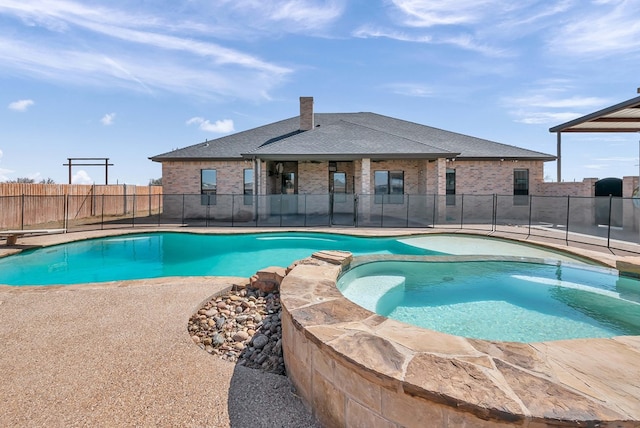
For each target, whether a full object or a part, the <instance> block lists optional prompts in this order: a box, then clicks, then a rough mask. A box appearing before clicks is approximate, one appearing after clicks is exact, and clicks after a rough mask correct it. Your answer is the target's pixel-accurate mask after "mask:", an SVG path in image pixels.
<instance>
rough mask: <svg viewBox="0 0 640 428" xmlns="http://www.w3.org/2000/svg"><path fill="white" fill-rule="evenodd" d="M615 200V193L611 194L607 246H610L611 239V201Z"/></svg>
mask: <svg viewBox="0 0 640 428" xmlns="http://www.w3.org/2000/svg"><path fill="white" fill-rule="evenodd" d="M612 200H613V195H612V194H611V193H610V194H609V219H608V220H607V248H609V241H610V240H611V205H612V204H611V201H612Z"/></svg>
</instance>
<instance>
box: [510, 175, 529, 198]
mask: <svg viewBox="0 0 640 428" xmlns="http://www.w3.org/2000/svg"><path fill="white" fill-rule="evenodd" d="M513 195H514V196H513V204H514V205H529V170H528V169H514V170H513Z"/></svg>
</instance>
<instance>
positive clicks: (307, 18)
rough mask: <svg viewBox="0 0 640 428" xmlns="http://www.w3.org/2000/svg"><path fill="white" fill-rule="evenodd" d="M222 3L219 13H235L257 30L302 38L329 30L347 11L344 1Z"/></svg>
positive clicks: (242, 0) (231, 0)
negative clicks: (291, 34) (230, 11)
mask: <svg viewBox="0 0 640 428" xmlns="http://www.w3.org/2000/svg"><path fill="white" fill-rule="evenodd" d="M221 3H222V5H221V6H222V7H220V8H219V9H218V10H217V12H218V13H224V9H232V10H233V11H234V12H239V13H240V14H241V15H242V16H243V17H244V18H246V22H250V23H251V25H252V26H254V27H259V28H261V29H263V30H267V29H269V30H268V31H270V32H274V31H275V32H299V33H303V34H306V33H308V32H309V31H317V30H324V29H326V27H327V26H329V25H331V24H332V23H333V22H335V21H336V20H337V19H338V18H340V17H341V16H342V14H343V12H344V9H345V1H344V0H270V1H268V2H265V1H262V0H227V1H223V2H221Z"/></svg>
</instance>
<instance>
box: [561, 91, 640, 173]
mask: <svg viewBox="0 0 640 428" xmlns="http://www.w3.org/2000/svg"><path fill="white" fill-rule="evenodd" d="M638 93H639V94H640V88H638ZM549 132H555V133H556V135H557V146H558V147H557V161H558V163H557V168H558V170H557V175H558V183H559V182H561V181H562V156H561V155H562V133H563V132H612V133H613V132H640V96H637V97H635V98H631V99H630V100H627V101H624V102H621V103H619V104H616V105H613V106H610V107H607V108H604V109H602V110H599V111H596V112H594V113H591V114H588V115H586V116H582V117H579V118H577V119H574V120H571V121H569V122H566V123H563V124H562V125H558V126H554V127H553V128H550V129H549Z"/></svg>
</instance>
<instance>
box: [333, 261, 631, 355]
mask: <svg viewBox="0 0 640 428" xmlns="http://www.w3.org/2000/svg"><path fill="white" fill-rule="evenodd" d="M337 285H338V289H340V290H341V291H342V293H343V294H344V295H345V297H347V298H348V299H349V300H351V301H353V302H354V303H356V304H358V305H360V306H362V307H364V308H366V309H369V310H370V311H372V312H376V313H378V314H380V315H383V316H386V317H388V318H392V319H395V320H398V321H402V322H406V323H409V324H413V325H415V326H418V327H423V328H428V329H431V330H437V331H441V332H443V333H448V334H453V335H456V336H464V337H471V338H476V339H485V340H497V341H514V342H527V343H528V342H541V341H550V340H560V339H576V338H607V337H613V336H621V335H640V281H638V280H635V279H631V278H626V277H620V276H618V275H617V274H616V273H615V271H612V270H608V269H602V268H595V267H591V268H585V267H580V268H579V267H577V266H570V265H566V264H561V263H557V264H540V263H525V262H520V261H491V260H484V261H455V262H451V261H448V262H415V261H377V262H373V263H367V264H363V265H360V266H357V267H355V268H353V269H351V270H349V271H348V272H346V273H345V274H344V275H343V276H342V277H341V278H340V279H339V281H338V284H337Z"/></svg>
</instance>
